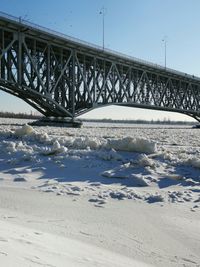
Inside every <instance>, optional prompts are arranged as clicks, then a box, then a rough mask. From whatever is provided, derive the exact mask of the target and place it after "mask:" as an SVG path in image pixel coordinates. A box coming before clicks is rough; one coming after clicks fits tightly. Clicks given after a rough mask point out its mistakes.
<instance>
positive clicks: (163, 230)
mask: <svg viewBox="0 0 200 267" xmlns="http://www.w3.org/2000/svg"><path fill="white" fill-rule="evenodd" d="M26 122H28V121H26ZM26 122H24V121H23V120H21V121H20V120H8V119H7V120H5V119H4V120H1V121H0V203H1V204H0V262H1V263H3V265H2V266H37V265H38V264H40V265H42V266H148V265H152V266H200V253H199V251H200V223H199V219H200V145H199V129H191V128H190V127H186V128H183V127H181V128H178V127H169V126H168V127H166V126H165V127H160V126H159V127H157V126H156V127H149V125H148V126H146V125H143V126H141V125H140V127H136V126H135V125H132V126H131V125H128V126H127V125H126V124H124V125H117V124H114V125H109V124H100V125H98V124H85V125H84V126H83V128H81V129H73V128H62V127H37V126H34V127H31V126H29V125H27V124H25V123H26Z"/></svg>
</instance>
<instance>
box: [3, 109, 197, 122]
mask: <svg viewBox="0 0 200 267" xmlns="http://www.w3.org/2000/svg"><path fill="white" fill-rule="evenodd" d="M42 117H43V116H42V115H37V114H33V113H29V114H28V113H14V112H4V111H0V118H16V119H33V120H37V119H41V118H42ZM80 120H81V121H83V122H84V121H85V122H103V123H133V124H171V125H177V124H178V125H194V124H195V122H193V121H171V120H169V119H164V120H112V119H80Z"/></svg>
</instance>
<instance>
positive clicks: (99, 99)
mask: <svg viewBox="0 0 200 267" xmlns="http://www.w3.org/2000/svg"><path fill="white" fill-rule="evenodd" d="M0 89H1V90H3V91H5V92H7V93H9V94H12V95H14V96H16V97H19V98H21V99H23V100H24V101H25V102H27V103H28V104H30V105H31V106H32V107H34V108H35V109H36V110H38V111H39V112H40V113H42V114H43V115H44V116H46V117H69V118H71V119H72V120H73V119H74V118H76V117H77V116H79V115H81V114H83V113H85V112H88V111H90V110H92V109H94V108H97V107H102V106H105V105H119V106H128V107H138V108H147V109H156V110H164V111H173V112H179V113H183V114H186V115H189V116H191V117H193V118H195V119H196V120H198V121H200V107H199V105H200V78H198V77H195V76H193V75H189V74H186V73H183V72H179V71H176V70H173V69H169V68H165V67H163V66H160V65H157V64H153V63H150V62H146V61H143V60H139V59H137V58H134V57H129V56H127V55H124V54H121V53H118V52H115V51H112V50H109V49H103V48H102V47H100V46H96V45H92V44H89V43H86V42H84V41H81V40H78V39H75V38H72V37H69V36H66V35H64V34H61V33H58V32H55V31H52V30H50V29H47V28H44V27H41V26H39V25H36V24H33V23H30V22H28V21H25V20H22V19H20V18H17V17H13V16H10V15H7V14H5V13H0Z"/></svg>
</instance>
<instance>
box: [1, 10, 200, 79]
mask: <svg viewBox="0 0 200 267" xmlns="http://www.w3.org/2000/svg"><path fill="white" fill-rule="evenodd" d="M1 17H3V18H7V19H9V20H12V21H15V22H17V23H21V24H23V25H25V26H29V27H31V28H33V29H37V30H40V31H43V32H46V33H49V34H51V35H55V36H58V37H61V38H63V39H66V40H68V41H72V42H74V43H78V44H82V45H84V46H87V47H89V48H93V49H97V50H101V52H106V53H109V54H111V55H113V56H117V57H121V58H123V59H127V60H129V61H130V60H131V61H134V62H135V63H139V64H142V65H146V66H149V67H153V68H156V69H158V70H161V71H168V72H170V73H174V74H176V75H180V76H182V77H183V76H184V77H186V78H191V79H194V80H197V81H198V82H199V81H200V78H199V77H197V76H194V75H190V74H188V73H184V72H181V71H177V70H174V69H171V68H166V67H165V66H162V65H159V64H156V63H152V62H149V61H146V60H143V59H139V58H136V57H133V56H128V55H126V54H123V53H120V52H117V51H114V50H112V49H108V48H104V49H103V48H102V47H101V46H99V45H96V44H92V43H89V42H86V41H83V40H81V39H78V38H75V37H72V36H69V35H67V34H64V33H60V32H58V31H55V30H52V29H49V28H47V27H43V26H40V25H38V24H36V23H33V22H30V21H28V20H25V19H23V18H22V17H16V16H13V15H9V14H7V13H4V12H2V11H0V18H1Z"/></svg>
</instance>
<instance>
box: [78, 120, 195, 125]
mask: <svg viewBox="0 0 200 267" xmlns="http://www.w3.org/2000/svg"><path fill="white" fill-rule="evenodd" d="M82 121H83V122H84V121H87V122H104V123H129V124H131V123H133V124H171V125H177V124H178V125H194V124H195V122H193V121H171V120H169V119H168V120H112V119H82Z"/></svg>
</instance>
